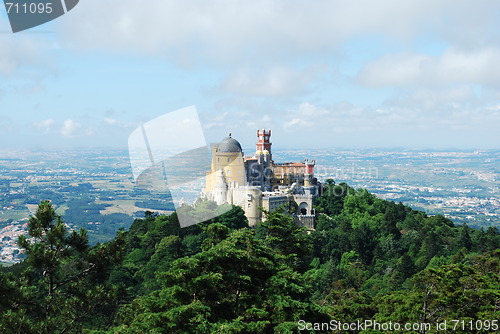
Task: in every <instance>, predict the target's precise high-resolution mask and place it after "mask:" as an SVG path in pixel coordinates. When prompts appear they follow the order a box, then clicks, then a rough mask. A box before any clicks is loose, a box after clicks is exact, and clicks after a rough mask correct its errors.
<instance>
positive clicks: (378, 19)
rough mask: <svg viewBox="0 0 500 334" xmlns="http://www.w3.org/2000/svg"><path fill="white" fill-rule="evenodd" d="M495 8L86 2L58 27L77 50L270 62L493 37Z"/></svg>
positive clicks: (324, 1)
mask: <svg viewBox="0 0 500 334" xmlns="http://www.w3.org/2000/svg"><path fill="white" fill-rule="evenodd" d="M499 6H500V4H499V3H498V2H496V1H492V0H477V1H474V2H470V1H465V0H458V1H457V0H419V1H397V0H381V1H371V0H364V1H363V0H358V1H329V0H317V1H315V2H314V4H311V3H310V2H309V1H289V0H274V1H269V0H254V1H246V0H214V1H209V2H208V1H204V0H193V1H160V0H157V1H147V2H144V1H142V2H138V1H135V0H109V1H105V2H103V1H96V0H94V1H90V0H89V1H85V2H81V3H80V4H79V6H78V8H77V9H76V11H74V12H72V13H69V15H67V16H68V18H66V17H64V20H61V21H62V22H64V24H63V26H62V27H61V28H60V31H61V32H62V33H63V34H65V35H66V36H68V40H70V41H71V44H72V45H73V46H75V47H77V48H82V49H88V48H90V49H93V48H104V49H107V50H109V51H112V52H114V51H120V50H125V51H130V52H134V53H137V52H139V53H146V54H153V53H156V54H159V55H166V56H168V57H169V58H171V59H174V60H175V61H177V62H178V63H179V64H187V65H189V64H191V63H193V62H200V61H201V62H202V63H205V62H207V61H209V62H213V61H216V62H218V63H219V64H224V65H227V63H228V62H230V63H233V64H235V63H240V62H241V61H242V60H245V61H254V60H259V61H264V62H267V61H271V63H273V62H276V61H277V60H291V59H292V60H293V59H298V58H300V57H301V56H303V55H304V54H307V55H309V56H313V57H314V56H317V55H318V54H319V53H323V54H324V52H325V51H328V52H331V51H338V50H339V48H340V47H342V44H343V43H344V42H345V41H346V40H348V39H350V38H353V37H357V36H360V35H361V34H371V35H375V34H382V35H384V36H386V37H389V38H393V39H396V40H409V39H411V38H413V37H414V36H416V35H417V34H420V33H422V32H423V33H432V34H433V35H434V36H441V37H442V38H448V39H453V40H456V41H457V43H459V42H460V43H462V44H464V45H469V44H471V43H478V42H477V36H478V34H477V33H476V34H472V35H469V34H468V33H467V32H468V31H469V30H472V31H476V32H477V31H478V29H479V31H481V32H482V33H483V34H484V38H483V39H482V41H483V43H490V42H492V41H493V42H494V41H495V40H496V39H495V38H494V37H496V34H495V33H494V30H492V31H493V32H490V31H491V29H490V30H488V29H487V28H489V27H491V26H492V25H493V26H496V24H497V18H496V17H495V16H494V15H492V13H493V12H494V11H495V10H498V8H499ZM96 8H99V10H96ZM450 27H454V29H450ZM455 27H456V29H455ZM449 30H454V31H456V32H457V33H459V32H464V34H461V35H460V36H459V38H458V37H457V36H455V35H454V34H450V32H449ZM485 33H486V34H485Z"/></svg>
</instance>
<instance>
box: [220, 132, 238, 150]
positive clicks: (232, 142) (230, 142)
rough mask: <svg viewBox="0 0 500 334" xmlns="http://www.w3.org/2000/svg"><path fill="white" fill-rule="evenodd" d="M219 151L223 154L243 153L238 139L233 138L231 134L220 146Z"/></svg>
mask: <svg viewBox="0 0 500 334" xmlns="http://www.w3.org/2000/svg"><path fill="white" fill-rule="evenodd" d="M217 151H218V152H221V153H233V152H237V153H241V152H242V149H241V145H240V143H239V142H238V141H237V140H236V139H234V138H231V134H229V137H227V138H224V140H223V141H222V142H221V143H220V144H219V147H218V149H217Z"/></svg>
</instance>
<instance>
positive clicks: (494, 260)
mask: <svg viewBox="0 0 500 334" xmlns="http://www.w3.org/2000/svg"><path fill="white" fill-rule="evenodd" d="M325 187H326V189H325V191H324V192H323V195H322V196H321V197H320V198H319V199H318V200H317V202H316V206H315V209H316V212H317V213H318V222H317V226H316V229H315V230H314V231H308V230H307V229H305V228H303V227H298V226H297V225H296V224H295V223H294V221H293V219H292V218H291V217H290V216H288V215H287V214H286V211H287V208H285V207H283V208H281V209H280V210H277V211H274V212H270V213H267V214H266V215H267V219H266V221H265V222H263V223H261V224H259V225H258V226H257V227H256V228H254V229H251V228H248V222H247V221H246V218H245V215H244V212H243V211H242V210H241V208H239V207H232V208H231V209H230V211H229V212H227V213H225V214H223V215H221V216H219V217H217V218H214V219H212V220H211V221H208V222H206V223H202V224H198V225H195V226H190V227H188V228H184V229H181V228H180V227H179V224H178V221H177V218H176V214H175V213H174V214H171V215H157V214H153V213H148V215H147V216H146V217H144V218H141V219H136V220H135V221H134V223H133V224H132V225H131V227H130V229H129V230H128V231H122V232H120V233H119V235H118V236H117V237H116V238H115V239H114V240H112V241H110V242H107V243H105V244H98V245H96V246H93V247H89V246H88V239H87V237H86V233H85V231H83V230H82V231H80V232H72V234H69V232H68V231H66V230H64V228H62V227H61V225H60V224H59V223H55V224H54V222H56V220H57V219H56V218H57V217H56V215H55V213H52V215H49V216H47V215H45V216H44V215H43V214H42V212H45V213H47V212H49V213H50V212H52V211H51V209H50V204H48V203H46V204H42V206H41V207H40V208H39V209H38V213H37V217H38V218H40V220H39V221H38V222H36V221H35V222H33V219H32V222H31V223H30V233H31V235H32V236H33V235H34V236H36V235H37V231H39V228H40V226H41V225H40V222H41V221H42V220H43V219H46V220H50V221H51V222H48V223H47V222H46V224H45V225H44V226H45V228H46V233H47V235H51V236H52V237H51V238H43V237H42V238H39V240H38V242H37V243H36V244H31V243H29V242H28V243H26V240H25V241H23V242H24V246H25V248H26V249H27V250H28V251H27V258H26V260H25V261H24V262H22V263H21V264H18V265H15V266H12V267H10V268H2V270H3V271H4V273H3V274H1V276H0V287H1V288H2V291H4V293H3V295H4V298H3V299H2V303H1V304H0V312H1V313H2V318H1V319H2V320H0V330H1V331H2V333H17V332H18V331H17V329H18V328H22V329H23V333H45V332H47V333H49V332H51V333H62V332H63V330H64V332H65V333H82V332H84V331H85V332H87V333H139V332H140V333H145V332H157V333H177V332H184V333H201V332H204V333H222V332H227V333H269V332H280V333H292V332H296V331H297V329H298V328H299V327H298V326H306V323H323V324H332V322H331V321H336V322H334V323H336V324H337V322H355V321H357V320H360V321H362V322H363V321H365V320H373V321H378V322H379V323H387V322H389V321H391V322H393V323H395V322H397V323H401V324H403V323H420V324H432V326H435V324H436V323H437V322H442V321H443V320H450V322H448V325H449V326H452V325H453V323H451V319H455V320H463V321H464V324H465V323H468V321H469V320H471V319H472V320H473V321H476V320H478V321H480V322H481V325H483V328H485V327H484V326H486V323H485V322H483V320H487V319H490V320H491V319H498V318H499V315H500V314H499V312H500V311H499V310H498V309H497V308H495V305H496V301H498V298H500V295H499V291H500V284H499V282H500V277H499V272H498V268H499V266H500V250H499V247H500V235H499V232H498V230H497V229H495V228H492V227H491V228H489V229H488V230H487V231H483V230H477V229H471V228H469V227H467V226H465V225H462V226H455V225H454V224H453V222H452V221H451V220H449V219H447V218H445V217H443V216H439V215H437V216H429V215H427V214H425V213H424V212H422V211H417V210H414V209H411V208H409V207H407V206H404V205H403V204H396V203H394V202H391V201H387V200H382V199H379V198H377V197H375V196H374V195H373V194H371V193H369V192H368V191H366V190H364V189H358V190H356V189H353V188H351V187H349V186H348V185H347V184H345V183H341V184H335V183H334V182H333V180H328V181H327V182H326V185H325ZM186 210H188V214H192V215H202V214H204V212H205V211H206V210H218V208H217V206H216V205H215V203H213V202H208V201H204V202H200V203H198V206H197V207H196V208H194V209H189V208H186ZM223 211H225V209H224V210H222V211H221V212H223ZM280 211H281V212H280ZM37 226H38V227H37ZM37 228H38V229H37ZM22 244H23V243H22ZM37 244H38V245H45V246H50V245H51V244H53V245H58V246H57V249H60V251H59V252H57V253H50V252H51V251H50V250H51V249H52V248H51V247H42V248H39V247H37V246H35V245H37ZM51 254H52V256H49V255H51ZM42 259H45V260H42ZM21 278H22V279H21ZM49 283H50V284H49ZM97 296H100V297H99V298H96V297H97ZM28 301H29V302H28ZM300 320H302V321H303V322H299V321H300ZM476 323H478V322H474V325H475V324H476ZM488 326H489V328H491V329H493V327H491V326H493V323H491V322H489V323H488ZM327 327H328V326H327ZM304 328H305V327H304ZM308 328H309V327H308ZM311 328H312V327H311ZM433 328H434V327H433ZM42 329H43V330H42ZM323 329H325V328H323ZM328 329H330V330H332V328H330V327H328ZM431 329H432V328H431ZM451 329H452V328H449V330H451ZM434 330H435V328H434ZM316 332H317V333H320V332H326V331H322V330H317V331H316ZM353 332H357V331H353ZM382 332H384V331H383V330H380V331H372V332H371V333H382ZM394 332H397V331H394ZM404 332H405V333H408V332H410V333H411V331H404ZM414 332H418V331H414ZM427 332H429V333H431V332H433V330H430V331H427ZM456 332H457V333H460V332H462V333H470V332H474V330H470V329H468V328H464V329H463V330H459V331H456Z"/></svg>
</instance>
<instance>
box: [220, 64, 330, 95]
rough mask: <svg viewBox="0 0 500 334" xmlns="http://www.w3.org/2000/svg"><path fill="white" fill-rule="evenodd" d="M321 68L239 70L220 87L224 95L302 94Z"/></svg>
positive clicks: (277, 67)
mask: <svg viewBox="0 0 500 334" xmlns="http://www.w3.org/2000/svg"><path fill="white" fill-rule="evenodd" d="M321 70H322V66H312V67H308V68H306V69H303V70H300V69H294V68H288V67H284V66H275V67H272V68H270V69H267V70H256V69H252V68H240V69H238V70H236V71H235V72H234V73H232V74H231V75H230V76H229V77H228V78H226V80H225V81H224V82H223V83H222V85H221V90H222V91H223V92H226V93H235V94H245V95H246V94H248V95H256V96H267V97H278V96H286V95H292V94H299V93H303V92H304V91H305V90H306V88H307V86H308V85H310V84H311V82H312V81H313V80H314V79H315V78H316V77H317V76H318V75H319V74H320V73H321Z"/></svg>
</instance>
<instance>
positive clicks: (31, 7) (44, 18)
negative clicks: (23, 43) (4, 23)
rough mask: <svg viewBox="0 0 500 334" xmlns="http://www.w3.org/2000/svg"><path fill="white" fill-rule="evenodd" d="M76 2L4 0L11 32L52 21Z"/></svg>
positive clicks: (72, 0)
mask: <svg viewBox="0 0 500 334" xmlns="http://www.w3.org/2000/svg"><path fill="white" fill-rule="evenodd" d="M78 2H79V0H50V1H30V0H4V4H5V9H6V11H7V16H8V17H9V22H10V26H11V28H12V32H13V33H16V32H19V31H23V30H26V29H30V28H33V27H36V26H39V25H41V24H44V23H47V22H49V21H52V20H54V19H56V18H58V17H59V16H62V15H64V14H65V13H67V12H69V11H70V10H71V9H73V8H74V7H75V6H76V5H77V4H78Z"/></svg>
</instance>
